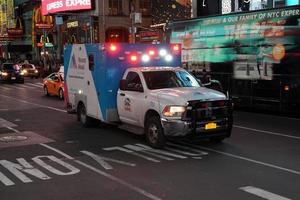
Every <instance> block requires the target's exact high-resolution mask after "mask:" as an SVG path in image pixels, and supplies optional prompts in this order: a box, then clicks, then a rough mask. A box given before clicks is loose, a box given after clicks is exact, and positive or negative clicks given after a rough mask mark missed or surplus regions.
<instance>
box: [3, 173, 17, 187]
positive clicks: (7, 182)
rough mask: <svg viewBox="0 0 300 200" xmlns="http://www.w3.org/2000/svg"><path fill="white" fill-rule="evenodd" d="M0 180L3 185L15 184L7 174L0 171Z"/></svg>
mask: <svg viewBox="0 0 300 200" xmlns="http://www.w3.org/2000/svg"><path fill="white" fill-rule="evenodd" d="M0 182H2V183H3V184H4V185H5V186H12V185H15V183H14V182H12V181H11V180H10V179H9V178H8V177H7V176H5V175H4V174H2V173H1V172H0Z"/></svg>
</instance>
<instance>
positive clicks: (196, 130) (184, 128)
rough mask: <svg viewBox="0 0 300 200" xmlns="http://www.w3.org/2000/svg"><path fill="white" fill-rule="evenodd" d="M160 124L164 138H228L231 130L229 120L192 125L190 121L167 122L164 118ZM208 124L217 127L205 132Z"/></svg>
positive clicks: (201, 122)
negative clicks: (191, 136)
mask: <svg viewBox="0 0 300 200" xmlns="http://www.w3.org/2000/svg"><path fill="white" fill-rule="evenodd" d="M161 122H162V126H163V129H164V134H165V135H166V136H187V135H194V136H197V137H203V138H209V137H213V136H216V135H218V136H225V137H229V136H230V130H231V128H232V122H231V120H230V119H229V118H223V119H218V120H210V121H200V122H197V123H196V124H193V122H191V121H183V120H168V119H164V118H163V119H162V120H161ZM208 123H215V124H216V125H217V127H216V128H214V129H208V130H206V129H205V125H206V124H208Z"/></svg>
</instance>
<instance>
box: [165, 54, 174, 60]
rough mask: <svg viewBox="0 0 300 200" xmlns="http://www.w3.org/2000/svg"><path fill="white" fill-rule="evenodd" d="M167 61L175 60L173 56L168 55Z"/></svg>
mask: <svg viewBox="0 0 300 200" xmlns="http://www.w3.org/2000/svg"><path fill="white" fill-rule="evenodd" d="M165 60H166V61H167V62H171V61H172V60H173V56H172V55H170V54H168V55H166V57H165Z"/></svg>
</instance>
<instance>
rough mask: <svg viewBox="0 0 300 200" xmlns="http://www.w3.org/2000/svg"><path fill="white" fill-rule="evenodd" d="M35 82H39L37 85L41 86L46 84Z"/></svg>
mask: <svg viewBox="0 0 300 200" xmlns="http://www.w3.org/2000/svg"><path fill="white" fill-rule="evenodd" d="M35 84H37V85H41V86H43V85H44V84H43V83H35Z"/></svg>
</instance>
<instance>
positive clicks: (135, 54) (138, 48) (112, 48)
mask: <svg viewBox="0 0 300 200" xmlns="http://www.w3.org/2000/svg"><path fill="white" fill-rule="evenodd" d="M105 46H106V48H104V50H105V49H107V50H108V54H110V55H111V56H112V57H111V58H112V59H113V58H114V57H115V58H118V60H119V61H123V62H128V63H131V64H138V63H140V64H142V65H143V66H147V64H150V63H153V62H155V63H161V64H163V63H171V62H173V61H174V60H175V59H176V61H175V62H178V61H179V60H181V55H180V53H181V46H180V45H179V44H171V45H170V44H158V45H152V44H123V43H111V44H106V45H105Z"/></svg>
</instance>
